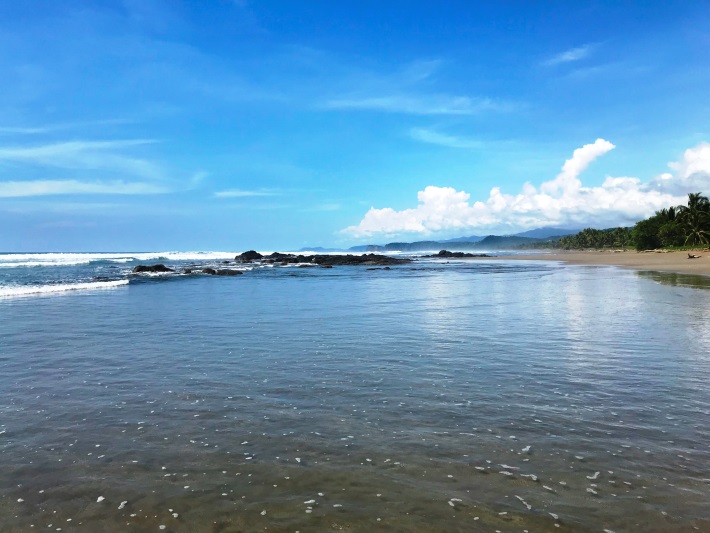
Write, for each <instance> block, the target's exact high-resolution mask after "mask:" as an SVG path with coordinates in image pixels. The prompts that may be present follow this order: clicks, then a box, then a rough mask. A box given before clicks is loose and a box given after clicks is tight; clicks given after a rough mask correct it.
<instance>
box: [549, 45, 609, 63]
mask: <svg viewBox="0 0 710 533" xmlns="http://www.w3.org/2000/svg"><path fill="white" fill-rule="evenodd" d="M594 48H596V45H594V44H585V45H584V46H579V47H577V48H570V49H569V50H565V51H564V52H561V53H559V54H557V55H554V56H552V57H551V58H549V59H547V60H545V61H543V63H542V64H543V65H544V66H546V67H554V66H555V65H560V64H563V63H572V62H574V61H579V60H580V59H584V58H585V57H588V56H589V55H590V54H591V53H592V51H593V50H594Z"/></svg>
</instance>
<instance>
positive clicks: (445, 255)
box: [424, 250, 491, 259]
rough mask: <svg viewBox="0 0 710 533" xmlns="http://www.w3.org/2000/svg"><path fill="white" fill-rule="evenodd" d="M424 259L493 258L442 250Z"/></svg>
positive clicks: (484, 255) (486, 255) (485, 255)
mask: <svg viewBox="0 0 710 533" xmlns="http://www.w3.org/2000/svg"><path fill="white" fill-rule="evenodd" d="M424 257H429V258H433V259H441V258H449V257H452V258H457V259H458V258H461V257H491V256H490V255H488V254H469V253H467V252H449V251H448V250H441V251H440V252H439V253H438V254H434V255H425V256H424Z"/></svg>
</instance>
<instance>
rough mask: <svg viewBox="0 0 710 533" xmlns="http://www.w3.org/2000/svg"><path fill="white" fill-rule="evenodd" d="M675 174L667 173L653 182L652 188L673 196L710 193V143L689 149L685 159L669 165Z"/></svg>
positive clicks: (685, 153)
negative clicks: (689, 193)
mask: <svg viewBox="0 0 710 533" xmlns="http://www.w3.org/2000/svg"><path fill="white" fill-rule="evenodd" d="M668 166H669V167H670V169H671V170H672V171H673V173H670V172H666V173H664V174H661V175H660V176H657V177H656V178H654V179H653V181H652V182H651V187H652V188H654V189H656V190H658V191H663V192H668V193H672V194H684V193H688V192H703V193H709V192H710V191H709V190H708V189H710V143H700V144H699V145H698V146H696V147H694V148H688V149H687V150H686V151H685V152H684V153H683V159H682V160H681V161H676V162H672V163H668Z"/></svg>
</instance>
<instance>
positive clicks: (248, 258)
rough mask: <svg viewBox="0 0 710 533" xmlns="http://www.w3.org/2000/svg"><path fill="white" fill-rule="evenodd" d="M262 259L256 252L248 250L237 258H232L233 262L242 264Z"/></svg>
mask: <svg viewBox="0 0 710 533" xmlns="http://www.w3.org/2000/svg"><path fill="white" fill-rule="evenodd" d="M263 257H264V256H263V255H261V254H260V253H259V252H257V251H256V250H249V251H246V252H244V253H242V254H239V255H238V256H237V257H235V258H234V260H235V261H241V262H242V263H251V262H252V261H256V260H257V259H262V258H263Z"/></svg>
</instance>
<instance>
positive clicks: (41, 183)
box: [0, 180, 168, 198]
mask: <svg viewBox="0 0 710 533" xmlns="http://www.w3.org/2000/svg"><path fill="white" fill-rule="evenodd" d="M165 192H168V191H167V190H166V189H164V188H162V187H158V186H156V185H153V184H150V183H131V182H125V181H103V182H101V181H97V182H82V181H77V180H34V181H2V182H0V198H16V197H21V196H49V195H60V194H160V193H165Z"/></svg>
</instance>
